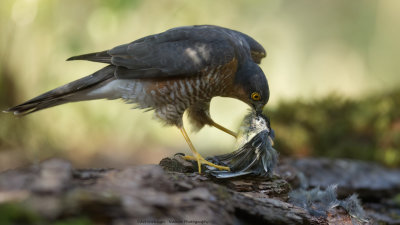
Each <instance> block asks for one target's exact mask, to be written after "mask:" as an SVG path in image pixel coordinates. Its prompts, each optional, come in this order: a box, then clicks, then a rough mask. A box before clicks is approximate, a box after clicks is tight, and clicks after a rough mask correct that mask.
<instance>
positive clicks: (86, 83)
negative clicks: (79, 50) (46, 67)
mask: <svg viewBox="0 0 400 225" xmlns="http://www.w3.org/2000/svg"><path fill="white" fill-rule="evenodd" d="M114 70H115V67H114V66H107V67H104V68H103V69H101V70H99V71H97V72H95V73H94V74H92V75H89V76H86V77H83V78H81V79H79V80H76V81H73V82H71V83H68V84H66V85H63V86H61V87H58V88H56V89H53V90H51V91H48V92H46V93H43V94H41V95H39V96H37V97H35V98H33V99H31V100H29V101H27V102H24V103H22V104H20V105H17V106H14V107H11V108H9V109H7V110H5V111H4V112H12V113H14V115H27V114H30V113H33V112H36V111H39V110H42V109H46V108H50V107H53V106H57V105H61V104H65V103H68V102H76V101H84V100H89V99H90V98H88V97H87V96H85V95H84V94H80V93H84V90H87V89H89V88H91V87H93V86H95V85H97V84H100V83H101V82H103V81H106V80H109V79H111V78H113V77H114Z"/></svg>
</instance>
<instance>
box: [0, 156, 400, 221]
mask: <svg viewBox="0 0 400 225" xmlns="http://www.w3.org/2000/svg"><path fill="white" fill-rule="evenodd" d="M193 168H195V167H193V166H192V164H191V163H188V162H186V161H182V160H181V159H180V158H179V156H177V157H174V158H166V159H163V160H162V161H161V162H160V166H159V165H143V166H135V167H129V168H126V169H122V170H117V169H74V168H73V167H72V166H71V164H70V163H69V162H68V161H65V160H61V159H50V160H47V161H44V162H42V163H40V164H38V165H33V166H31V167H28V168H24V169H16V170H9V171H5V172H3V173H1V174H0V224H53V223H54V222H56V221H57V222H63V224H118V225H119V224H252V225H254V224H352V223H360V224H373V223H377V222H380V223H382V224H400V218H399V217H400V216H399V215H400V206H399V202H397V203H396V201H395V200H390V199H394V198H393V197H394V196H395V195H396V194H398V193H399V190H400V177H399V176H400V171H398V170H397V171H394V170H388V169H384V168H382V167H379V166H377V165H374V164H370V163H368V164H365V163H363V162H358V161H350V160H327V159H299V160H294V159H287V160H282V162H281V166H280V167H279V170H278V175H276V176H274V177H272V178H271V179H266V178H255V177H242V178H235V179H226V180H217V179H215V178H212V177H209V176H206V175H199V174H197V173H195V172H193ZM349 168H351V169H350V170H349ZM344 169H345V170H349V171H354V172H349V171H347V172H344V171H343V170H344ZM364 172H365V173H364ZM368 174H370V175H368ZM354 176H355V177H354ZM305 180H306V181H305ZM307 181H308V183H309V184H310V186H321V187H326V186H328V185H329V184H332V183H337V184H338V185H339V186H338V192H339V193H340V195H339V196H341V197H344V196H347V195H348V194H350V193H354V192H359V191H360V190H362V191H361V192H360V197H361V198H362V201H363V202H364V208H365V209H366V212H367V215H368V217H369V222H361V221H358V220H355V219H354V218H351V216H349V215H348V214H347V212H346V211H345V210H343V209H342V208H340V207H338V208H334V209H332V210H330V211H329V213H328V214H327V216H326V217H314V216H312V215H310V213H309V212H308V211H307V210H306V209H303V208H301V207H298V206H294V205H292V204H290V203H288V193H289V191H290V190H291V188H297V187H298V186H301V185H303V186H304V185H305V184H304V183H305V182H307ZM369 184H370V185H369ZM382 207H383V208H382Z"/></svg>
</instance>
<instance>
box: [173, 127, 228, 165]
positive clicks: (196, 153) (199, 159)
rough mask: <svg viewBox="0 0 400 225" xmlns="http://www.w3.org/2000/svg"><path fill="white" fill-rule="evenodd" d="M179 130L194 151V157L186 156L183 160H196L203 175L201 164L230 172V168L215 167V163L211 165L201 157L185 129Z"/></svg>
mask: <svg viewBox="0 0 400 225" xmlns="http://www.w3.org/2000/svg"><path fill="white" fill-rule="evenodd" d="M179 130H180V131H181V132H182V135H183V137H184V138H185V140H186V142H187V143H188V145H189V148H190V150H192V153H193V156H184V157H183V158H184V159H186V160H196V161H197V165H198V167H199V173H201V164H207V165H209V166H212V167H215V168H217V169H219V170H228V171H229V170H230V169H229V167H226V166H218V165H215V164H214V163H211V162H209V161H207V160H205V159H204V158H203V156H201V155H200V154H199V153H198V152H197V151H196V149H195V148H194V146H193V144H192V141H190V139H189V136H188V135H187V133H186V131H185V128H183V127H181V128H179Z"/></svg>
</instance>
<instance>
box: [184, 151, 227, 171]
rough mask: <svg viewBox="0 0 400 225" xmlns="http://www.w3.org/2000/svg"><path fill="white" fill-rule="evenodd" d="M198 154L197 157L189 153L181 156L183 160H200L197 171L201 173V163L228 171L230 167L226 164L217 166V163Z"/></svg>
mask: <svg viewBox="0 0 400 225" xmlns="http://www.w3.org/2000/svg"><path fill="white" fill-rule="evenodd" d="M198 156H199V158H196V157H194V156H191V155H186V156H183V157H182V158H183V159H185V160H192V161H197V162H198V163H199V162H200V164H199V173H201V164H206V165H209V166H212V167H215V168H217V169H219V170H227V171H230V168H229V167H227V166H219V165H216V164H214V163H212V162H209V161H207V160H205V159H204V158H203V157H202V156H201V155H198Z"/></svg>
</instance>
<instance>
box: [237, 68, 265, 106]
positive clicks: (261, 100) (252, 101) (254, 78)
mask: <svg viewBox="0 0 400 225" xmlns="http://www.w3.org/2000/svg"><path fill="white" fill-rule="evenodd" d="M234 88H235V90H234V92H235V93H234V96H235V97H236V98H238V99H239V100H242V101H243V102H245V103H247V104H248V105H250V106H251V107H252V108H253V109H254V110H255V111H256V112H261V111H262V109H263V108H264V106H265V105H266V104H267V102H268V100H269V86H268V81H267V78H266V77H265V75H264V72H263V71H262V70H261V68H260V67H259V66H258V65H257V64H256V63H254V62H252V61H251V62H250V61H249V62H246V63H244V64H243V65H242V66H241V67H239V68H238V71H237V72H236V76H235V82H234Z"/></svg>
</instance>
